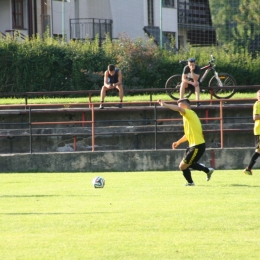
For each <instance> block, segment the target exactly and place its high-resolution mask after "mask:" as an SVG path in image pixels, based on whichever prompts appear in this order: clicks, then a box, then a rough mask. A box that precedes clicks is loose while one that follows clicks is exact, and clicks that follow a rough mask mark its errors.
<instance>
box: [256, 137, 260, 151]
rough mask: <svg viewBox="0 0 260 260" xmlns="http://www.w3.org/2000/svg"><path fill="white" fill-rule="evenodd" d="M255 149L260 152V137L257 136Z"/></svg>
mask: <svg viewBox="0 0 260 260" xmlns="http://www.w3.org/2000/svg"><path fill="white" fill-rule="evenodd" d="M255 149H257V150H260V135H255Z"/></svg>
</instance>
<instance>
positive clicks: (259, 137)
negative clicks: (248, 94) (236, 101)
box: [244, 90, 260, 175]
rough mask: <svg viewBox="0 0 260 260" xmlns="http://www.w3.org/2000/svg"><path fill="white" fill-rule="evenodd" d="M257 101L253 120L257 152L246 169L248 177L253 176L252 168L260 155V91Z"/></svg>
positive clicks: (257, 93) (259, 91) (257, 94)
mask: <svg viewBox="0 0 260 260" xmlns="http://www.w3.org/2000/svg"><path fill="white" fill-rule="evenodd" d="M256 98H257V101H256V102H255V104H254V106H253V120H254V121H255V124H254V135H255V143H256V148H255V152H254V154H253V155H252V157H251V160H250V163H249V164H248V166H247V167H246V168H245V170H244V173H245V174H247V175H252V174H253V173H252V171H251V170H252V168H253V166H254V164H255V162H256V160H257V158H258V157H259V155H260V90H258V91H257V92H256Z"/></svg>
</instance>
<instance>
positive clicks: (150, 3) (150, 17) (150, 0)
mask: <svg viewBox="0 0 260 260" xmlns="http://www.w3.org/2000/svg"><path fill="white" fill-rule="evenodd" d="M147 6H148V26H154V17H153V0H147Z"/></svg>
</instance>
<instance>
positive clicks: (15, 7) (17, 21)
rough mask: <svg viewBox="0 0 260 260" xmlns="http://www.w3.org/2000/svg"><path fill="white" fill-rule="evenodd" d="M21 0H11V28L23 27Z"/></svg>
mask: <svg viewBox="0 0 260 260" xmlns="http://www.w3.org/2000/svg"><path fill="white" fill-rule="evenodd" d="M23 17H24V14H23V0H12V19H13V28H15V29H22V28H23Z"/></svg>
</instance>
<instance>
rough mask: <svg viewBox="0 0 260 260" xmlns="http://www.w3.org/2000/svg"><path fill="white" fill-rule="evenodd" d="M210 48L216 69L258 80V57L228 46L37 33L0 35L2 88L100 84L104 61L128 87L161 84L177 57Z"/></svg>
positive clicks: (244, 81) (206, 53) (203, 57)
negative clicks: (168, 46)
mask: <svg viewBox="0 0 260 260" xmlns="http://www.w3.org/2000/svg"><path fill="white" fill-rule="evenodd" d="M210 54H213V55H214V56H215V58H216V65H217V67H216V68H217V71H218V72H227V73H230V74H231V75H233V77H234V78H235V79H236V81H237V84H238V85H258V84H259V67H260V58H259V56H258V55H257V54H256V55H254V57H252V56H251V55H250V54H249V53H243V52H241V53H233V52H232V51H230V49H228V48H223V47H204V48H196V47H190V46H187V47H186V48H185V49H181V50H179V51H178V52H176V50H174V49H172V50H170V49H166V48H160V47H157V46H156V45H155V44H154V41H153V39H149V40H144V39H142V38H138V39H134V40H132V39H130V38H129V37H128V36H127V35H125V34H124V35H120V37H119V38H118V40H114V41H111V39H110V38H109V37H107V38H106V40H105V41H104V42H103V43H102V45H101V46H100V45H99V39H98V36H97V37H96V39H95V40H94V41H91V40H89V39H86V40H85V41H70V42H68V43H66V42H63V41H60V40H57V39H54V38H51V37H44V38H40V37H35V38H33V39H30V40H29V39H26V40H25V41H20V40H19V39H18V38H11V37H7V38H0V91H1V92H25V91H67V90H90V89H100V88H101V86H102V83H103V74H104V71H105V70H106V69H107V66H108V64H110V63H114V64H115V65H116V66H117V67H118V68H120V69H121V70H122V74H123V84H124V86H125V87H126V88H164V86H165V82H166V80H167V79H168V78H169V77H170V76H171V75H173V74H179V73H182V70H183V67H182V65H180V64H179V60H182V59H187V58H189V57H195V58H196V60H197V63H198V64H199V65H200V66H204V65H206V64H207V62H208V60H209V59H210Z"/></svg>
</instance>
